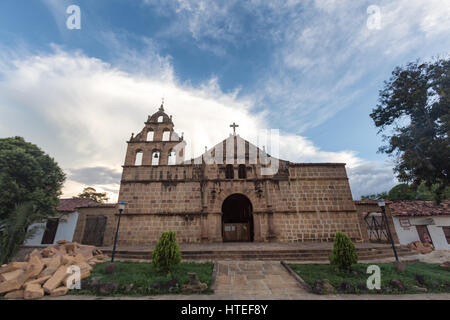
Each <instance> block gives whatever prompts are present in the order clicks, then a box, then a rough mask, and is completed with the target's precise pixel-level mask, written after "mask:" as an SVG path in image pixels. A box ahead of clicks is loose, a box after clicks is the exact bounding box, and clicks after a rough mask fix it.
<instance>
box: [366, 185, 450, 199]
mask: <svg viewBox="0 0 450 320" xmlns="http://www.w3.org/2000/svg"><path fill="white" fill-rule="evenodd" d="M438 188H439V186H438V185H436V184H434V185H432V186H431V187H427V186H426V183H425V182H422V183H421V184H420V185H419V186H418V187H413V186H411V185H408V184H406V183H401V184H398V185H396V186H395V187H393V188H392V189H391V190H389V192H382V193H378V194H371V195H364V196H361V200H377V199H385V200H390V201H401V200H421V201H432V200H434V199H435V193H436V190H437V189H438ZM441 199H443V200H450V187H447V188H446V189H445V190H444V192H443V193H442V194H441Z"/></svg>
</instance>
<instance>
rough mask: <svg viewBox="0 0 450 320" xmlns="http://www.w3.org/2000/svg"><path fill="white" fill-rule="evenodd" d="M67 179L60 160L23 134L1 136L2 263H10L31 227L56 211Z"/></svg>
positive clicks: (0, 242)
mask: <svg viewBox="0 0 450 320" xmlns="http://www.w3.org/2000/svg"><path fill="white" fill-rule="evenodd" d="M64 180H65V175H64V173H63V171H62V170H61V169H60V168H59V166H58V164H57V163H56V162H55V161H54V160H53V159H52V158H51V157H50V156H48V155H47V154H45V153H44V152H43V151H42V150H41V149H39V148H38V147H37V146H36V145H34V144H31V143H29V142H26V141H25V140H24V139H23V138H21V137H15V138H6V139H0V264H3V263H8V262H9V261H10V259H11V258H12V257H13V256H14V255H15V254H16V253H17V251H18V250H19V248H20V246H21V245H22V244H23V242H24V240H25V239H26V238H27V237H28V236H31V235H32V233H33V231H35V230H34V228H31V229H29V227H30V226H31V225H32V224H33V223H35V222H41V221H43V220H44V219H45V218H46V217H49V216H53V215H55V214H56V207H57V205H58V202H59V199H58V198H59V196H60V194H61V188H62V185H63V183H64Z"/></svg>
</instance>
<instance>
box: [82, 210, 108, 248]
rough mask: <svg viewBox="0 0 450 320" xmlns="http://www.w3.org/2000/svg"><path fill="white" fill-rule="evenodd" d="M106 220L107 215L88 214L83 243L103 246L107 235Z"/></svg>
mask: <svg viewBox="0 0 450 320" xmlns="http://www.w3.org/2000/svg"><path fill="white" fill-rule="evenodd" d="M106 220H107V218H106V217H105V216H97V215H91V216H87V217H86V224H85V227H84V235H83V240H82V242H81V243H82V244H88V245H93V246H97V247H101V246H102V245H103V236H104V235H105V229H106Z"/></svg>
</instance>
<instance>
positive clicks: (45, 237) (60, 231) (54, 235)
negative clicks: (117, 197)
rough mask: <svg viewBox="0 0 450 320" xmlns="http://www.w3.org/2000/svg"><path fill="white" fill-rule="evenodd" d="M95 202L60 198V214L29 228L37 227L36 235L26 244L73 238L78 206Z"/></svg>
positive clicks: (46, 243)
mask: <svg viewBox="0 0 450 320" xmlns="http://www.w3.org/2000/svg"><path fill="white" fill-rule="evenodd" d="M92 203H95V202H94V201H93V200H91V199H60V202H59V205H58V208H57V211H58V216H57V217H55V218H51V219H49V220H47V222H44V223H36V224H33V225H31V226H30V227H29V229H31V228H34V227H37V228H36V229H37V230H36V233H35V234H34V236H33V237H32V238H30V239H28V240H26V241H25V243H24V245H25V246H47V245H53V244H56V242H57V241H59V240H67V241H72V240H73V234H74V232H75V228H76V226H77V222H78V211H77V208H78V207H83V206H87V205H89V204H92Z"/></svg>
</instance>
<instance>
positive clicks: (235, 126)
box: [230, 122, 239, 135]
mask: <svg viewBox="0 0 450 320" xmlns="http://www.w3.org/2000/svg"><path fill="white" fill-rule="evenodd" d="M238 127H239V126H238V125H237V124H236V123H234V122H233V124H231V125H230V128H233V135H236V128H238Z"/></svg>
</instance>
